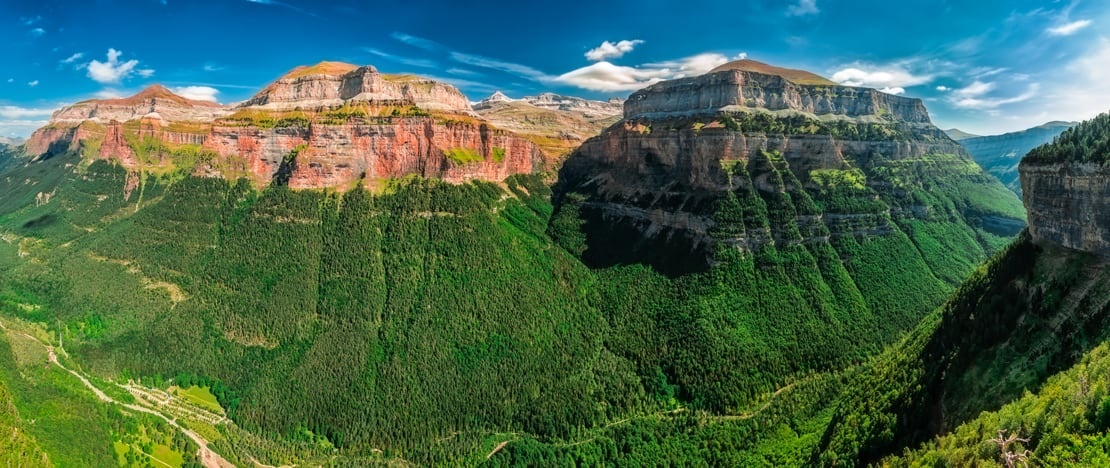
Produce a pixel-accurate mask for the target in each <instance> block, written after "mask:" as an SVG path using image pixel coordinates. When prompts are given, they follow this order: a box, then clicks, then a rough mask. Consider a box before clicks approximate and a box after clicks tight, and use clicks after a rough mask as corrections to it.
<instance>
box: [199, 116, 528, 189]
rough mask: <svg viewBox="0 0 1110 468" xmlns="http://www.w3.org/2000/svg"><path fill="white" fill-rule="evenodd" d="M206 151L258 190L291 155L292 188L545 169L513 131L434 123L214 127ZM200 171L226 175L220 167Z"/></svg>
mask: <svg viewBox="0 0 1110 468" xmlns="http://www.w3.org/2000/svg"><path fill="white" fill-rule="evenodd" d="M204 148H205V149H208V150H211V151H213V152H214V153H216V154H218V155H219V156H220V158H222V159H231V158H234V159H237V160H241V161H243V162H244V163H245V164H246V165H247V168H248V171H249V172H250V176H251V177H252V178H254V179H255V181H256V182H258V183H260V184H265V183H268V182H269V181H270V180H271V179H272V178H273V177H274V175H275V174H276V173H277V172H278V170H279V169H280V168H281V166H282V163H283V161H284V160H286V158H287V157H289V156H290V155H294V156H293V157H294V159H295V164H294V165H293V169H292V174H291V176H290V178H289V186H290V187H293V188H319V187H343V186H347V185H348V184H351V183H353V182H355V181H358V180H360V179H363V178H367V179H379V178H390V177H401V176H404V175H409V174H415V175H420V176H423V177H435V178H439V179H443V180H446V181H449V182H456V183H457V182H464V181H467V180H472V179H478V180H491V181H498V180H502V179H504V178H506V177H508V176H510V175H513V174H521V173H531V172H533V171H535V170H537V169H539V168H540V167H542V163H543V158H542V155H541V153H540V152H539V149H538V147H536V145H535V144H533V143H531V142H529V141H527V140H525V139H523V138H520V137H517V136H515V135H513V134H511V133H509V132H505V131H499V130H494V129H491V128H490V127H489V126H486V125H482V124H471V123H462V122H451V123H446V124H441V123H436V122H435V120H434V119H433V118H430V117H415V118H397V119H392V120H391V122H389V123H367V122H363V123H355V122H351V123H348V124H344V125H326V124H311V125H309V126H305V127H286V128H270V129H266V128H258V127H242V126H219V125H217V126H216V127H214V128H213V130H212V134H211V135H210V137H209V138H208V139H207V140H206V142H205V144H204ZM452 150H466V151H468V152H471V153H472V154H474V155H476V156H479V157H481V161H467V162H459V161H455V160H452V159H451V158H449V157H448V156H447V153H448V152H451V151H452ZM218 162H219V161H217V163H218ZM199 171H200V172H201V173H204V174H208V175H224V174H220V173H219V172H218V168H217V167H216V166H215V165H213V166H209V167H202V168H200V169H199Z"/></svg>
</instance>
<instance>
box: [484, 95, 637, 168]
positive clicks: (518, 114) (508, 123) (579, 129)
mask: <svg viewBox="0 0 1110 468" xmlns="http://www.w3.org/2000/svg"><path fill="white" fill-rule="evenodd" d="M621 104H622V101H620V100H619V99H610V100H609V101H591V100H587V99H582V98H577V97H570V96H560V95H557V94H553V93H543V94H540V95H539V96H525V97H523V98H521V99H512V98H510V97H508V96H506V95H505V94H503V93H501V92H500V91H497V92H495V93H493V94H492V95H490V96H489V97H487V98H485V99H482V100H481V101H479V102H477V103H475V104H474V106H473V109H474V111H475V112H477V113H478V115H480V116H481V117H482V118H484V119H486V120H488V121H489V122H490V123H492V124H493V125H495V126H497V127H498V128H504V129H507V130H511V131H513V132H516V133H520V134H522V135H524V136H525V137H526V138H528V139H529V140H531V141H533V142H535V143H536V144H537V145H539V146H540V149H541V150H543V152H544V155H545V157H546V158H547V159H548V160H551V161H558V160H561V159H562V158H563V157H565V156H566V155H567V154H568V153H570V151H571V150H573V149H574V148H577V147H578V145H580V144H581V143H582V142H583V141H585V140H586V139H587V138H589V137H591V136H594V135H596V134H598V133H600V132H601V130H602V129H604V128H605V127H608V126H609V125H612V124H613V122H616V121H617V120H619V119H620V115H621V112H622V105H621Z"/></svg>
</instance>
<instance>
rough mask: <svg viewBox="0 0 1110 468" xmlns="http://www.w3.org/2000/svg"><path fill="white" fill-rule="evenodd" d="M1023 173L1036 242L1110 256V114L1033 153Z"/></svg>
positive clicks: (1077, 127)
mask: <svg viewBox="0 0 1110 468" xmlns="http://www.w3.org/2000/svg"><path fill="white" fill-rule="evenodd" d="M1019 171H1020V173H1021V188H1022V197H1023V198H1024V201H1025V209H1026V210H1027V211H1028V212H1029V234H1030V235H1031V236H1032V237H1033V240H1034V241H1038V242H1050V243H1053V244H1057V245H1060V246H1063V247H1067V248H1070V249H1076V250H1084V251H1087V252H1091V253H1096V254H1099V255H1104V256H1110V114H1102V115H1100V116H1098V117H1096V118H1094V119H1092V120H1090V121H1087V122H1083V123H1081V124H1079V125H1077V126H1075V127H1073V128H1072V129H1070V130H1067V131H1065V132H1064V133H1062V134H1060V136H1059V137H1057V138H1056V140H1055V141H1054V142H1053V143H1051V144H1047V145H1044V146H1041V147H1038V148H1035V149H1033V150H1032V151H1030V152H1029V154H1027V155H1026V156H1025V158H1024V159H1022V161H1021V164H1020V166H1019Z"/></svg>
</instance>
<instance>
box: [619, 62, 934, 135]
mask: <svg viewBox="0 0 1110 468" xmlns="http://www.w3.org/2000/svg"><path fill="white" fill-rule="evenodd" d="M742 109H764V110H771V111H780V110H792V111H798V112H803V113H807V114H812V115H815V116H829V117H835V116H841V117H849V118H866V119H867V120H869V121H876V122H880V121H883V120H888V121H889V120H893V121H900V122H909V123H920V124H931V122H930V121H929V114H928V112H926V111H925V105H924V104H922V102H921V100H920V99H911V98H905V97H901V96H894V95H891V94H887V93H883V92H881V91H877V90H874V89H870V88H853V87H847V86H832V85H801V84H797V83H795V82H793V81H790V80H788V79H786V78H784V77H782V76H778V75H767V74H763V73H757V72H750V71H745V70H737V69H724V70H721V71H719V72H716V73H709V74H706V75H702V76H697V77H693V78H683V79H679V80H672V81H665V82H662V83H657V84H654V85H652V86H649V87H647V88H644V89H642V90H640V91H637V92H635V93H632V95H631V96H629V98H628V100H627V101H626V102H625V104H624V117H625V118H633V117H659V116H662V115H666V114H697V113H707V112H716V111H720V110H742Z"/></svg>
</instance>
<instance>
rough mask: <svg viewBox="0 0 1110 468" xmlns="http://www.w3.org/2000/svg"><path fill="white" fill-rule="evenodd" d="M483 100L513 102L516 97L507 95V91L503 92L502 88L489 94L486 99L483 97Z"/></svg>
mask: <svg viewBox="0 0 1110 468" xmlns="http://www.w3.org/2000/svg"><path fill="white" fill-rule="evenodd" d="M482 101H483V102H511V101H515V99H513V98H511V97H509V96H506V95H505V93H502V92H501V91H500V90H498V91H494V92H493V94H491V95H489V97H487V98H485V99H482Z"/></svg>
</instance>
